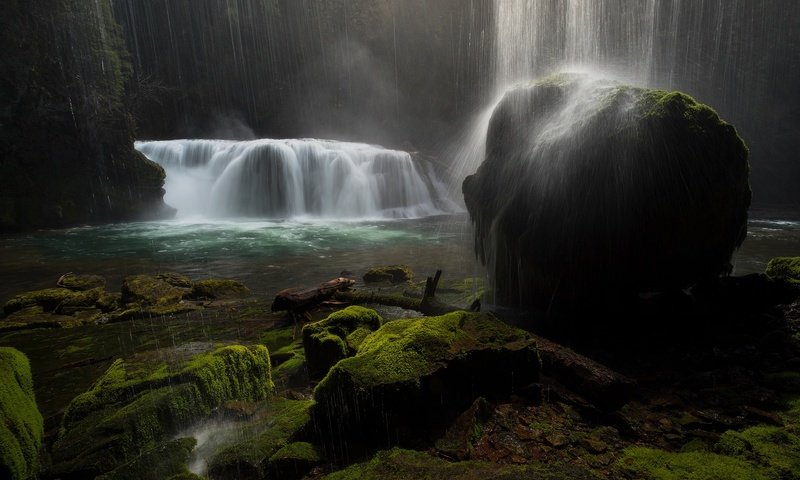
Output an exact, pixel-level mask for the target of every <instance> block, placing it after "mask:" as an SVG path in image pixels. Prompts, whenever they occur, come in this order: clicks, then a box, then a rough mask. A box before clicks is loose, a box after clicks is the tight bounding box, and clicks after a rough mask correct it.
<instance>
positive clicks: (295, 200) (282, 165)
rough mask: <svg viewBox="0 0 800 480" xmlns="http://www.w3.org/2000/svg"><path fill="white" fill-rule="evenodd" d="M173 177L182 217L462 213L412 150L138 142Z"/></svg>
mask: <svg viewBox="0 0 800 480" xmlns="http://www.w3.org/2000/svg"><path fill="white" fill-rule="evenodd" d="M136 148H137V149H138V150H139V151H141V152H142V153H143V154H145V155H146V156H147V157H148V158H150V159H151V160H153V161H154V162H156V163H158V164H159V165H161V166H162V167H163V168H164V170H165V171H166V173H167V178H166V183H165V186H164V187H165V189H166V192H167V193H166V195H165V196H164V199H165V201H166V202H167V203H169V204H170V205H172V206H174V207H176V208H177V209H178V214H179V215H183V216H185V215H203V216H212V217H265V218H291V217H303V216H310V217H320V218H342V219H353V218H417V217H425V216H431V215H438V214H443V213H449V212H452V211H454V210H455V209H456V207H455V205H454V204H453V203H452V202H451V201H450V200H448V199H447V197H446V192H445V190H446V189H445V187H444V185H443V184H442V182H441V181H439V179H438V178H437V176H436V174H435V172H434V170H433V167H432V166H431V165H430V164H428V163H427V162H418V161H415V159H413V158H412V156H411V155H410V154H409V153H407V152H402V151H398V150H388V149H384V148H381V147H378V146H373V145H366V144H360V143H347V142H336V141H332V140H313V139H302V140H295V139H291V140H273V139H261V140H252V141H229V140H167V141H152V142H136Z"/></svg>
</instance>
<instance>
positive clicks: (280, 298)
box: [272, 277, 356, 313]
mask: <svg viewBox="0 0 800 480" xmlns="http://www.w3.org/2000/svg"><path fill="white" fill-rule="evenodd" d="M354 283H356V282H355V280H351V279H349V278H343V277H339V278H335V279H333V280H330V281H328V282H325V283H323V284H321V285H318V286H316V287H311V288H287V289H285V290H281V291H280V292H278V293H277V294H276V295H275V299H274V300H273V301H272V311H273V312H280V311H284V310H285V311H288V312H290V313H294V312H304V311H306V310H308V309H310V308H313V307H315V306H317V305H319V304H320V303H322V302H324V301H326V300H329V299H330V298H332V297H333V295H334V294H335V293H336V292H338V291H342V290H347V289H348V288H350V287H351V286H352V285H353V284H354Z"/></svg>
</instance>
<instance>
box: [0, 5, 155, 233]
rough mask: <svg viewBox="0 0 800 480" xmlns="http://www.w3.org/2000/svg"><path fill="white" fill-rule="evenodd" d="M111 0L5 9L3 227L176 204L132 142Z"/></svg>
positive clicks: (144, 213) (55, 223) (90, 219)
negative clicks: (165, 197) (165, 199)
mask: <svg viewBox="0 0 800 480" xmlns="http://www.w3.org/2000/svg"><path fill="white" fill-rule="evenodd" d="M117 30H118V26H117V25H116V23H114V20H113V17H112V15H111V7H110V3H109V2H108V0H101V1H97V2H85V1H79V0H64V1H60V2H49V1H44V0H32V1H26V2H22V1H11V2H7V6H6V7H5V8H4V10H3V16H2V19H0V48H2V51H3V52H4V54H3V57H2V60H0V85H2V87H0V105H2V107H0V108H1V109H0V171H1V172H2V175H0V232H4V231H5V232H7V231H13V230H25V229H30V228H37V227H64V226H69V225H75V224H83V223H101V222H108V221H120V220H131V219H140V218H146V217H154V216H160V215H165V214H169V213H170V211H171V209H170V208H169V207H167V206H166V205H165V204H164V203H163V200H162V197H163V193H164V192H163V189H162V185H163V182H164V171H163V170H162V169H161V167H159V166H158V165H156V164H154V163H153V162H150V161H149V160H147V159H146V158H145V157H144V156H143V155H141V154H139V153H138V152H136V151H135V150H134V148H133V139H134V123H133V120H132V117H131V115H130V113H129V109H128V107H127V105H126V97H125V87H126V82H127V79H128V76H129V71H130V68H129V66H128V64H127V62H126V60H125V54H124V50H123V48H122V42H121V41H120V40H119V36H118V31H117Z"/></svg>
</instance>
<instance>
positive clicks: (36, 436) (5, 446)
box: [0, 347, 44, 480]
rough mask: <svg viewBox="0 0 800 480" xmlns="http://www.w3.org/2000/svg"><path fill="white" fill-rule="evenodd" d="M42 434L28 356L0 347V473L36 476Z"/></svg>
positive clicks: (13, 477) (22, 478) (18, 479)
mask: <svg viewBox="0 0 800 480" xmlns="http://www.w3.org/2000/svg"><path fill="white" fill-rule="evenodd" d="M43 436H44V431H43V419H42V414H41V413H39V409H38V408H37V407H36V398H35V397H34V393H33V379H32V376H31V368H30V363H29V362H28V358H27V357H26V356H25V355H24V354H23V353H22V352H20V351H19V350H16V349H13V348H8V347H0V477H2V478H7V479H9V480H27V479H29V478H34V477H36V476H37V473H38V471H39V451H40V450H41V448H42V438H43Z"/></svg>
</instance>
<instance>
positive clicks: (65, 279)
mask: <svg viewBox="0 0 800 480" xmlns="http://www.w3.org/2000/svg"><path fill="white" fill-rule="evenodd" d="M58 286H60V287H64V288H66V289H69V290H74V291H85V290H92V289H94V288H105V286H106V279H105V278H103V277H101V276H100V275H77V274H74V273H67V274H65V275H64V276H62V277H61V278H60V279H59V280H58Z"/></svg>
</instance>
